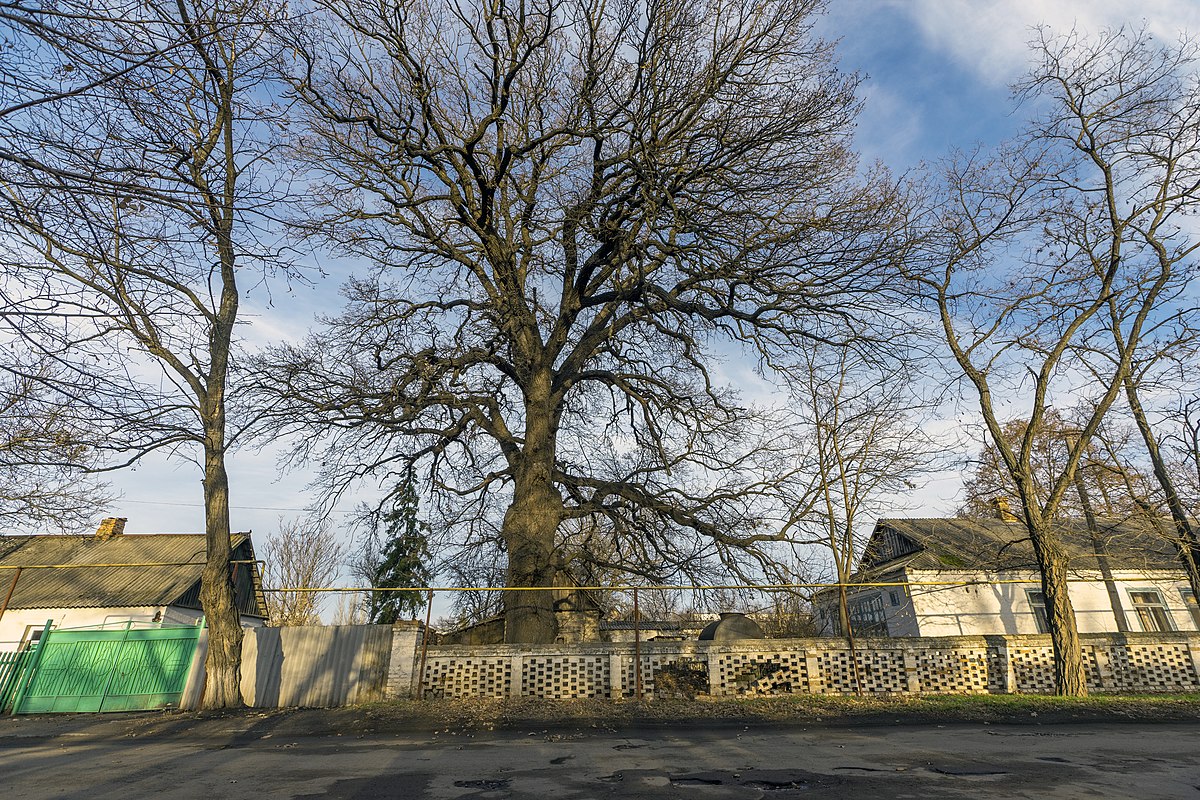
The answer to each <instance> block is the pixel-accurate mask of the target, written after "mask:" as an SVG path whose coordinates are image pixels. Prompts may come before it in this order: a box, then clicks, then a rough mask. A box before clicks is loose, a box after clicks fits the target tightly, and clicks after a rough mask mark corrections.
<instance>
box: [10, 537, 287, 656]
mask: <svg viewBox="0 0 1200 800" xmlns="http://www.w3.org/2000/svg"><path fill="white" fill-rule="evenodd" d="M124 523H125V520H123V519H107V520H105V521H104V523H102V524H101V526H100V528H99V530H97V532H96V533H95V534H94V535H87V536H71V535H39V536H0V603H2V605H3V614H2V616H0V651H6V650H15V649H17V646H19V644H20V643H21V642H23V641H25V640H27V639H28V637H29V636H31V635H35V632H37V631H40V630H41V629H42V628H43V627H44V626H45V624H46V621H47V620H50V621H51V622H52V624H53V626H54V627H55V628H58V629H63V628H82V627H93V626H100V625H104V626H117V625H124V624H125V623H126V622H131V621H132V622H135V623H155V622H157V623H163V624H165V625H194V624H195V623H196V622H197V621H198V620H199V619H200V617H201V616H202V615H203V611H202V610H201V608H200V573H201V571H202V570H203V569H204V559H205V544H204V535H203V534H192V533H163V534H126V533H125V532H124ZM233 561H234V562H235V563H234V564H233V565H232V567H231V568H232V571H233V574H232V578H233V583H234V595H235V602H236V604H237V607H238V610H239V612H240V613H241V618H242V624H243V625H245V626H251V627H256V626H261V625H263V624H265V622H266V617H267V611H266V602H265V599H264V596H263V590H262V578H261V575H260V572H259V569H258V564H257V563H256V562H255V555H254V546H253V544H252V542H251V541H250V534H249V533H238V534H235V535H234V536H233ZM18 568H19V569H18ZM6 597H7V602H6V603H5V602H3V601H4V599H5V598H6Z"/></svg>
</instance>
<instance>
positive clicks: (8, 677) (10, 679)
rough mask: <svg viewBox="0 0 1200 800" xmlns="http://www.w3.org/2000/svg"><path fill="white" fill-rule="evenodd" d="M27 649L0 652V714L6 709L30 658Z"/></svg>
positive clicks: (30, 654)
mask: <svg viewBox="0 0 1200 800" xmlns="http://www.w3.org/2000/svg"><path fill="white" fill-rule="evenodd" d="M32 656H33V653H32V652H31V651H29V650H22V651H21V652H12V653H0V714H3V713H4V712H5V711H7V710H8V708H9V706H10V705H11V703H12V699H13V695H15V694H16V690H17V684H18V683H19V682H20V680H21V677H22V675H23V674H24V672H25V665H26V663H27V662H28V661H29V659H30V658H32Z"/></svg>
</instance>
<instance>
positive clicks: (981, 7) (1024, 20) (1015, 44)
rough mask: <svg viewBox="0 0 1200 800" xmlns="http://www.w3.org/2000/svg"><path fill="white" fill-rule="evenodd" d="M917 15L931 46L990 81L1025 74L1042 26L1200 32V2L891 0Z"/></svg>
mask: <svg viewBox="0 0 1200 800" xmlns="http://www.w3.org/2000/svg"><path fill="white" fill-rule="evenodd" d="M891 3H892V5H893V6H894V7H896V8H898V9H901V10H903V11H905V12H906V13H908V14H909V15H911V16H912V18H913V19H914V21H915V22H916V24H917V26H918V27H919V28H920V29H921V31H922V33H923V34H924V35H925V38H926V43H927V45H928V46H930V47H933V48H936V49H939V50H942V51H944V52H946V53H947V54H948V55H949V56H950V57H951V58H953V59H954V60H955V61H957V62H958V63H959V64H961V65H962V66H963V67H964V68H966V69H968V70H970V71H972V72H974V73H975V74H976V75H977V76H978V77H979V79H980V80H981V81H984V82H985V83H988V84H990V85H999V86H1003V85H1007V84H1010V83H1012V82H1013V81H1015V80H1016V79H1018V78H1020V76H1021V75H1022V74H1023V73H1024V71H1025V69H1026V67H1027V65H1028V62H1029V48H1028V42H1029V40H1030V38H1031V37H1032V31H1031V29H1032V28H1033V27H1034V26H1036V25H1039V24H1045V25H1049V26H1050V27H1051V28H1052V29H1053V30H1055V31H1060V32H1064V33H1065V32H1067V31H1069V30H1071V29H1072V28H1076V29H1078V30H1079V31H1080V32H1084V33H1094V32H1096V31H1098V30H1099V29H1101V28H1105V27H1117V26H1121V25H1131V26H1134V27H1141V26H1143V25H1144V26H1145V27H1147V28H1148V29H1149V30H1150V32H1151V33H1152V34H1153V35H1155V36H1156V37H1160V38H1163V39H1168V40H1170V39H1175V38H1176V36H1177V35H1178V34H1179V32H1180V31H1182V30H1187V31H1191V32H1192V33H1194V34H1198V35H1200V4H1197V3H1196V2H1195V0H1143V2H1141V3H1137V4H1133V3H1129V2H1128V0H891Z"/></svg>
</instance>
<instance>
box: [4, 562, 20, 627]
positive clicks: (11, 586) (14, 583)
mask: <svg viewBox="0 0 1200 800" xmlns="http://www.w3.org/2000/svg"><path fill="white" fill-rule="evenodd" d="M20 579H21V567H17V571H16V573H15V574H14V575H13V579H12V583H10V584H9V585H8V594H6V595H4V604H3V605H0V619H4V612H5V611H8V601H9V600H12V596H13V592H14V591H16V589H17V581H19V580H20Z"/></svg>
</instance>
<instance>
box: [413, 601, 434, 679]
mask: <svg viewBox="0 0 1200 800" xmlns="http://www.w3.org/2000/svg"><path fill="white" fill-rule="evenodd" d="M432 614H433V589H430V590H429V598H428V599H427V600H426V601H425V628H424V629H423V630H422V631H421V668H420V669H419V670H417V699H418V700H422V699H424V697H425V654H426V653H427V652H428V651H429V618H430V616H432Z"/></svg>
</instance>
